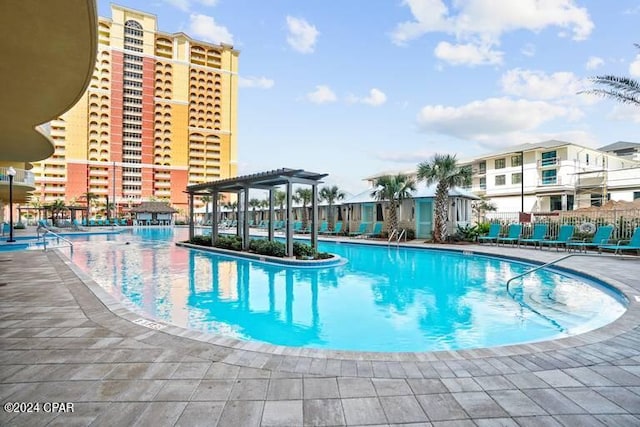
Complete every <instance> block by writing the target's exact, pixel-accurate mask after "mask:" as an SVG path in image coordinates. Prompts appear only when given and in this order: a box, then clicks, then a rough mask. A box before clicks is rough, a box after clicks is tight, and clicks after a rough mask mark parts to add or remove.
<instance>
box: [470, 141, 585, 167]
mask: <svg viewBox="0 0 640 427" xmlns="http://www.w3.org/2000/svg"><path fill="white" fill-rule="evenodd" d="M565 145H576V146H579V147H581V145H579V144H574V143H573V142H567V141H558V140H555V139H550V140H548V141H542V142H535V143H526V144H518V145H511V146H509V147H505V148H504V149H503V150H500V151H496V152H493V153H489V154H484V155H481V156H476V157H473V158H469V159H464V160H461V161H460V162H459V163H460V164H468V163H472V162H474V161H478V160H482V159H486V158H491V157H497V156H504V155H507V154H518V153H520V152H521V151H533V150H539V149H550V148H557V147H564V146H565Z"/></svg>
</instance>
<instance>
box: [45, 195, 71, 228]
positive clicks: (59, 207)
mask: <svg viewBox="0 0 640 427" xmlns="http://www.w3.org/2000/svg"><path fill="white" fill-rule="evenodd" d="M49 209H51V215H52V217H53V224H54V225H58V218H59V217H60V215H61V214H62V212H64V211H65V210H66V209H67V207H66V206H65V204H64V200H62V199H57V200H54V202H53V203H52V204H51V205H50V206H49Z"/></svg>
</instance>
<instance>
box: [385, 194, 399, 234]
mask: <svg viewBox="0 0 640 427" xmlns="http://www.w3.org/2000/svg"><path fill="white" fill-rule="evenodd" d="M397 209H398V207H397V206H396V202H395V200H392V201H391V204H390V205H389V229H388V230H387V231H388V232H389V234H391V232H392V231H393V230H397V229H398V210H397Z"/></svg>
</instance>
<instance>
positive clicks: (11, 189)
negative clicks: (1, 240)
mask: <svg viewBox="0 0 640 427" xmlns="http://www.w3.org/2000/svg"><path fill="white" fill-rule="evenodd" d="M7 175H9V240H7V243H13V242H15V239H14V238H13V177H14V176H16V170H15V169H14V168H13V166H9V169H8V170H7Z"/></svg>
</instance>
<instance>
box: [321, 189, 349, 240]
mask: <svg viewBox="0 0 640 427" xmlns="http://www.w3.org/2000/svg"><path fill="white" fill-rule="evenodd" d="M344 196H345V194H344V191H342V190H340V189H339V188H338V186H337V185H333V186H331V187H322V188H321V189H320V200H326V201H327V203H329V211H328V213H327V216H328V217H329V218H328V220H329V230H333V218H334V217H333V203H334V202H335V201H336V200H342V199H344Z"/></svg>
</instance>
